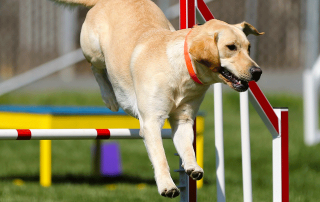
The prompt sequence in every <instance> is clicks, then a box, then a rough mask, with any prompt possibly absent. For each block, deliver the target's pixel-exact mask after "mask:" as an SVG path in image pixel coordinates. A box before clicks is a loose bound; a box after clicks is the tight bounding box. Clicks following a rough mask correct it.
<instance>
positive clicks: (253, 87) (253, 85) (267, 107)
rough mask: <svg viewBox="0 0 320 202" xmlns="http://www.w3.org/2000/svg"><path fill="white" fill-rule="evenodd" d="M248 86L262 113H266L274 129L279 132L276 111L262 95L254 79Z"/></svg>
mask: <svg viewBox="0 0 320 202" xmlns="http://www.w3.org/2000/svg"><path fill="white" fill-rule="evenodd" d="M249 88H250V90H251V92H252V94H253V95H254V97H255V98H256V100H257V101H258V103H259V105H260V106H261V108H262V110H263V111H264V113H265V114H266V115H267V117H268V119H269V120H270V122H271V124H272V125H273V127H274V128H275V129H276V131H277V132H278V133H279V123H278V117H277V115H276V113H275V112H274V110H273V108H272V106H271V105H270V103H269V101H268V100H267V98H266V97H265V96H264V94H263V93H262V91H261V90H260V88H259V86H258V84H257V83H256V82H255V81H250V82H249Z"/></svg>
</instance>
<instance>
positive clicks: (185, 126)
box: [169, 116, 203, 180]
mask: <svg viewBox="0 0 320 202" xmlns="http://www.w3.org/2000/svg"><path fill="white" fill-rule="evenodd" d="M181 118H182V117H180V118H177V117H170V119H169V121H170V125H171V128H172V134H173V143H174V145H175V147H176V149H177V152H178V154H179V156H180V158H181V159H182V167H183V168H184V170H185V172H186V173H187V174H188V175H189V176H190V177H191V178H192V179H194V180H200V179H201V178H202V177H203V169H202V168H201V167H200V166H199V165H198V163H197V161H196V157H195V152H194V149H193V139H194V137H193V120H192V118H187V116H183V119H181Z"/></svg>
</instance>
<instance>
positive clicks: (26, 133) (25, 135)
mask: <svg viewBox="0 0 320 202" xmlns="http://www.w3.org/2000/svg"><path fill="white" fill-rule="evenodd" d="M17 132H18V137H17V140H30V139H31V130H29V129H17Z"/></svg>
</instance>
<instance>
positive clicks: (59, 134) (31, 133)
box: [0, 129, 171, 140]
mask: <svg viewBox="0 0 320 202" xmlns="http://www.w3.org/2000/svg"><path fill="white" fill-rule="evenodd" d="M161 134H162V138H164V139H170V138H171V129H163V130H162V131H161ZM70 139H72V140H75V139H79V140H80V139H141V137H140V136H139V129H0V140H70Z"/></svg>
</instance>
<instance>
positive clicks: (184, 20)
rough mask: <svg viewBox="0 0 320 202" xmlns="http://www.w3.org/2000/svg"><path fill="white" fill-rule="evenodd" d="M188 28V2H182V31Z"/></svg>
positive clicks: (182, 0)
mask: <svg viewBox="0 0 320 202" xmlns="http://www.w3.org/2000/svg"><path fill="white" fill-rule="evenodd" d="M186 28H187V0H180V29H186Z"/></svg>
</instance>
